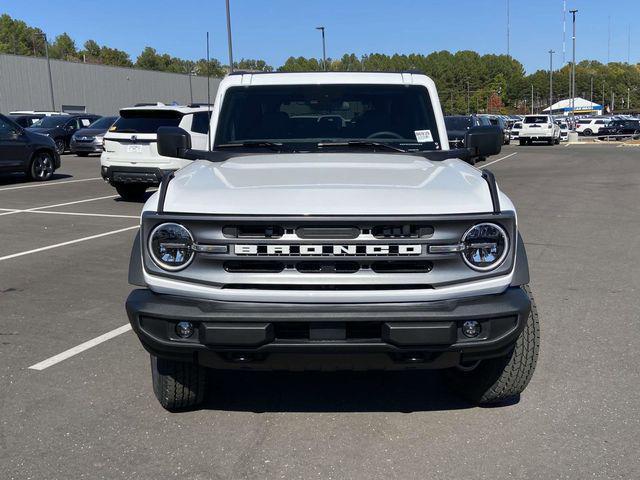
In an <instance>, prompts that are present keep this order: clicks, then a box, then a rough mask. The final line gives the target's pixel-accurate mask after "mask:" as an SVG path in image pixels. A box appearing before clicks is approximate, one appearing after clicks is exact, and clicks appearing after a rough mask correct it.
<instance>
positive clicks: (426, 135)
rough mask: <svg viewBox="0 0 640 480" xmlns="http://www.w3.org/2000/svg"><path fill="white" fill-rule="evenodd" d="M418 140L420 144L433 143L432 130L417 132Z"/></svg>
mask: <svg viewBox="0 0 640 480" xmlns="http://www.w3.org/2000/svg"><path fill="white" fill-rule="evenodd" d="M414 133H415V134H416V140H417V141H418V142H420V143H426V142H433V137H432V136H431V130H415V131H414Z"/></svg>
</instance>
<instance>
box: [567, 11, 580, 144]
mask: <svg viewBox="0 0 640 480" xmlns="http://www.w3.org/2000/svg"><path fill="white" fill-rule="evenodd" d="M569 12H571V15H572V17H573V61H572V62H571V116H572V119H573V131H574V132H575V130H576V127H575V125H576V13H578V10H569Z"/></svg>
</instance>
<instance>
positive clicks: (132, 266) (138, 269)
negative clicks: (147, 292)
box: [129, 230, 147, 287]
mask: <svg viewBox="0 0 640 480" xmlns="http://www.w3.org/2000/svg"><path fill="white" fill-rule="evenodd" d="M129 283H130V284H131V285H135V286H138V287H146V286H147V284H146V283H144V275H143V274H142V249H141V247H140V230H138V233H136V238H135V240H134V241H133V246H132V247H131V257H130V258H129Z"/></svg>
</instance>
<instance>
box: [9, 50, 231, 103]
mask: <svg viewBox="0 0 640 480" xmlns="http://www.w3.org/2000/svg"><path fill="white" fill-rule="evenodd" d="M51 75H52V77H53V93H54V100H55V109H56V110H60V108H61V106H62V105H84V106H85V107H86V111H87V112H90V113H97V114H100V115H114V114H117V112H118V110H119V109H120V108H122V107H127V106H131V105H134V104H136V103H141V102H165V103H170V102H174V101H175V102H177V103H179V104H187V103H189V102H190V100H191V98H190V93H189V77H188V76H187V75H180V74H176V73H164V72H154V71H149V70H137V69H133V68H120V67H108V66H104V65H92V64H87V63H74V62H63V61H60V60H51ZM191 80H192V86H193V100H194V102H206V100H207V79H206V78H203V77H192V78H191ZM219 83H220V79H214V78H212V79H211V98H212V99H213V98H215V92H216V90H217V88H218V84H219ZM50 109H51V95H50V92H49V77H48V72H47V60H46V59H45V58H36V57H24V56H17V55H4V54H0V112H2V113H8V112H9V111H12V110H50Z"/></svg>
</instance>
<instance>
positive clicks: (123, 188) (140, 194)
mask: <svg viewBox="0 0 640 480" xmlns="http://www.w3.org/2000/svg"><path fill="white" fill-rule="evenodd" d="M114 186H115V187H116V191H117V192H118V195H120V197H121V198H122V199H123V200H125V201H127V202H141V201H142V200H144V192H146V191H147V186H146V185H140V184H137V183H117V184H115V185H114Z"/></svg>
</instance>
